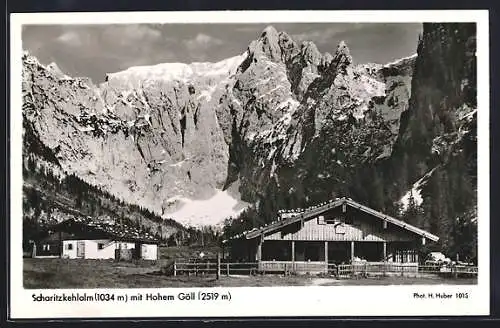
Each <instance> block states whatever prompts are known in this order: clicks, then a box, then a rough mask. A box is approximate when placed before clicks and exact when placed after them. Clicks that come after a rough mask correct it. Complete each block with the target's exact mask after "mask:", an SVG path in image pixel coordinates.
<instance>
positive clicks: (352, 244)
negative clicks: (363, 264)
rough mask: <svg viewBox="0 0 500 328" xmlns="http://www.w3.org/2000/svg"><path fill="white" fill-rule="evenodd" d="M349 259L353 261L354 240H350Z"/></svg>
mask: <svg viewBox="0 0 500 328" xmlns="http://www.w3.org/2000/svg"><path fill="white" fill-rule="evenodd" d="M351 261H354V241H351Z"/></svg>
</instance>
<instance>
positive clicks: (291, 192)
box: [23, 27, 415, 224]
mask: <svg viewBox="0 0 500 328" xmlns="http://www.w3.org/2000/svg"><path fill="white" fill-rule="evenodd" d="M414 61H415V57H410V58H406V59H403V60H401V61H398V62H395V63H391V64H387V65H373V64H367V65H354V64H353V60H352V57H351V54H350V52H349V49H348V47H347V45H346V44H345V43H344V42H341V43H340V44H339V45H338V47H337V49H336V51H335V52H334V53H333V55H332V54H329V53H324V54H322V53H320V52H319V50H318V49H317V48H316V46H315V45H314V44H313V43H311V42H303V43H301V44H298V43H296V42H295V41H294V40H293V39H292V38H291V37H290V36H288V35H287V34H286V33H284V32H278V31H276V30H275V29H274V28H273V27H268V28H266V29H265V30H264V31H263V32H262V34H261V36H260V37H259V38H258V39H257V40H255V41H253V42H252V43H251V44H250V45H249V47H248V49H247V51H246V52H245V53H243V54H242V55H240V56H236V57H232V58H229V59H226V60H223V61H221V62H218V63H193V64H189V65H188V64H180V63H168V64H159V65H155V66H146V67H132V68H130V69H127V70H125V71H122V72H116V73H110V74H108V75H107V77H106V82H104V83H102V84H101V85H99V86H96V85H93V84H92V82H91V81H89V80H88V79H85V78H71V77H68V76H67V75H65V74H64V73H63V72H61V70H60V69H59V68H58V67H57V65H56V64H51V65H48V66H43V65H42V64H40V63H39V62H38V61H37V60H36V58H34V57H32V56H29V55H28V54H24V56H23V64H24V65H23V97H24V107H23V115H24V118H25V120H26V122H27V123H28V124H29V126H30V129H32V130H33V134H34V135H36V136H37V137H38V138H39V140H40V142H41V143H42V144H43V145H44V146H46V147H48V148H49V149H50V151H51V152H52V153H53V154H55V156H56V158H57V160H58V162H59V163H60V165H61V167H62V168H63V170H65V171H67V172H70V173H74V174H76V175H77V176H79V177H81V178H82V179H84V180H85V181H87V182H88V183H90V184H92V185H95V186H98V187H100V188H102V189H103V190H107V191H109V192H110V193H112V194H113V195H116V196H117V197H118V198H119V199H123V200H126V201H127V202H130V203H134V204H138V205H140V206H143V207H145V208H148V209H150V210H152V211H155V212H157V213H159V214H162V215H163V216H164V217H172V218H174V219H176V220H178V221H179V222H182V223H202V224H214V223H217V222H220V221H221V220H222V219H224V218H225V217H228V216H234V215H237V214H238V213H239V212H240V211H241V210H242V209H243V208H244V207H245V206H247V205H248V204H251V203H257V204H258V206H259V208H261V209H262V213H261V214H262V215H264V216H273V215H274V214H275V210H276V209H278V208H281V207H292V206H298V205H302V204H303V203H308V202H314V201H318V200H323V199H325V198H328V197H330V196H331V195H332V192H333V191H337V192H339V193H341V192H343V191H345V190H343V189H342V188H344V189H346V187H347V186H348V184H349V183H350V181H352V179H353V178H354V177H355V175H356V170H357V169H358V167H361V166H363V165H365V164H366V165H370V164H371V163H374V162H377V161H379V160H381V159H384V158H386V157H387V156H388V155H389V154H390V153H391V149H392V147H393V144H394V142H395V140H396V137H397V133H398V131H399V116H400V114H401V113H402V112H403V111H405V110H406V108H407V107H408V99H409V94H410V85H409V81H410V79H411V75H412V68H413V63H414ZM262 200H265V202H262ZM209 203H210V204H213V206H214V207H215V208H217V209H218V211H217V212H218V213H213V215H208V216H207V214H206V212H207V211H206V206H207V204H209ZM189 208H199V209H200V210H199V211H196V210H188V209H189ZM204 208H205V209H204ZM264 208H266V209H265V210H264Z"/></svg>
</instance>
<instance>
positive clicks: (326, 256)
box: [325, 241, 328, 273]
mask: <svg viewBox="0 0 500 328" xmlns="http://www.w3.org/2000/svg"><path fill="white" fill-rule="evenodd" d="M325 266H326V268H325V269H326V273H328V242H327V241H325Z"/></svg>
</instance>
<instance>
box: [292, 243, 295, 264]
mask: <svg viewBox="0 0 500 328" xmlns="http://www.w3.org/2000/svg"><path fill="white" fill-rule="evenodd" d="M292 271H295V241H294V240H292Z"/></svg>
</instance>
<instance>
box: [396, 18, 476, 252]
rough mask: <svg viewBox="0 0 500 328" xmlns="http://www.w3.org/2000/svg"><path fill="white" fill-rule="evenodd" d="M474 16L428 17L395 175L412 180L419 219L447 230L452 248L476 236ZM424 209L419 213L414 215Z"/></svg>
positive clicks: (466, 245)
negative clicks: (461, 20) (442, 20)
mask: <svg viewBox="0 0 500 328" xmlns="http://www.w3.org/2000/svg"><path fill="white" fill-rule="evenodd" d="M475 53H476V26H475V24H424V30H423V34H422V37H421V40H420V42H419V45H418V58H417V61H416V64H415V72H414V77H413V80H412V96H411V100H410V104H409V109H408V111H406V112H405V113H404V114H403V116H402V118H401V129H400V134H399V139H398V141H397V143H396V145H395V149H394V152H393V154H392V156H391V165H390V167H391V168H392V172H393V175H392V176H391V178H390V180H392V181H398V182H399V185H400V186H407V187H408V186H409V189H410V191H409V192H408V193H406V195H405V197H404V198H403V200H404V202H403V203H404V204H403V205H404V208H405V209H407V208H408V203H409V201H408V200H409V198H410V196H411V198H413V200H414V205H419V206H420V207H421V208H422V209H423V210H424V212H422V213H419V212H418V211H417V213H415V212H414V213H413V215H411V216H412V217H411V219H412V220H414V222H413V223H415V224H418V225H421V226H423V227H426V228H427V229H430V230H431V232H433V233H436V234H438V235H439V236H441V244H442V246H443V248H444V249H445V250H447V251H449V252H450V253H452V254H453V253H455V252H458V253H461V254H464V253H466V254H470V255H474V254H475V248H476V247H477V244H476V243H475V242H473V239H475V238H476V237H474V236H475V234H476V232H477V231H476V229H477V228H476V224H477V222H476V221H477V141H476V138H477V127H476V124H477V111H478V108H477V99H476V93H477V84H476V54H475ZM415 214H418V215H415Z"/></svg>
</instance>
